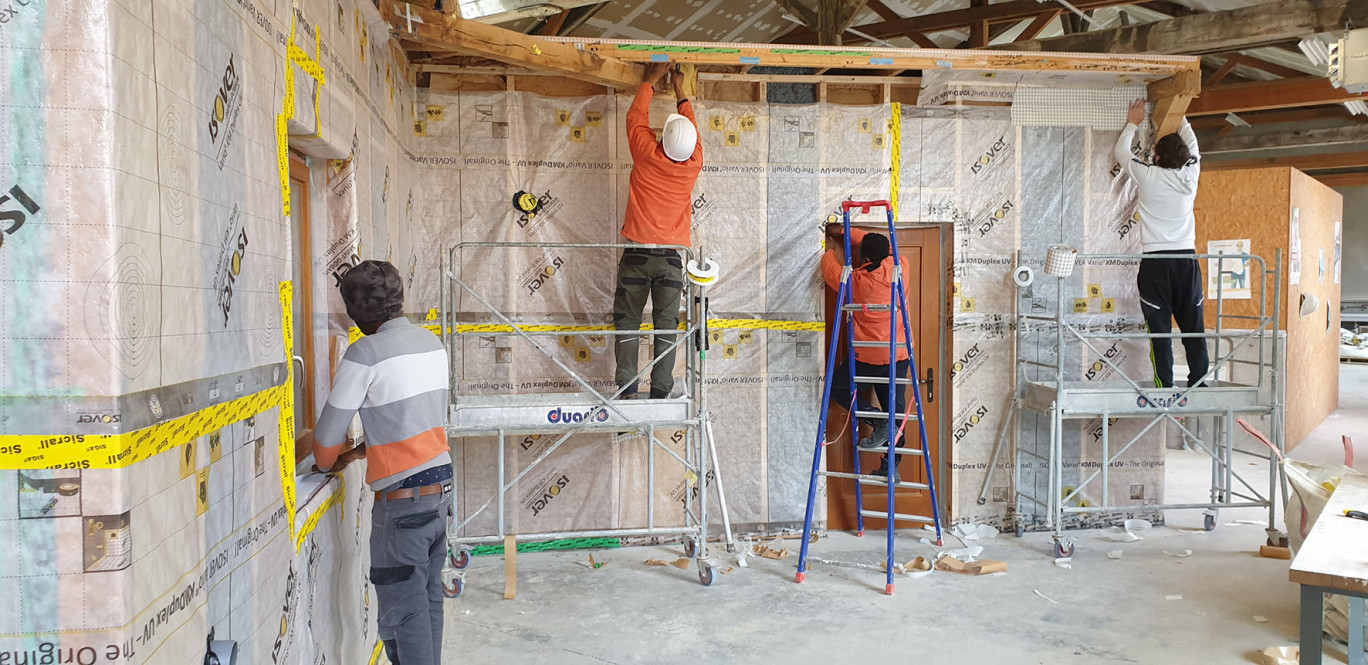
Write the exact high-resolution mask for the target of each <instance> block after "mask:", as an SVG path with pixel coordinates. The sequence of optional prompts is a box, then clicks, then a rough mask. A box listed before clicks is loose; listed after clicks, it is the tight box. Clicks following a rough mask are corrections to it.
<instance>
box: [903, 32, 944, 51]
mask: <svg viewBox="0 0 1368 665" xmlns="http://www.w3.org/2000/svg"><path fill="white" fill-rule="evenodd" d="M907 37H908V38H909V39H911V40H912V43H914V44H916V45H917V46H919V47H921V48H940V47H939V46H937V45H936V42H933V41H931V38H930V37H927V36H926V34H925V33H923V32H922V31H920V30H912V31H910V32H908V33H907Z"/></svg>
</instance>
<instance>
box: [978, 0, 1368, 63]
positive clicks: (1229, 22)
mask: <svg viewBox="0 0 1368 665" xmlns="http://www.w3.org/2000/svg"><path fill="white" fill-rule="evenodd" d="M995 6H996V5H995ZM1345 25H1368V2H1363V0H1277V1H1275V2H1271V3H1265V4H1259V5H1253V6H1250V7H1242V8H1240V9H1232V10H1229V11H1223V12H1209V13H1205V14H1196V15H1193V16H1183V17H1180V18H1173V19H1168V20H1166V21H1158V22H1155V23H1144V24H1140V25H1131V26H1125V27H1120V28H1112V29H1110V30H1097V31H1094V32H1082V33H1078V34H1074V35H1065V36H1063V37H1055V38H1052V39H1041V40H1032V41H1026V42H1020V43H1016V44H1010V45H1004V46H1003V47H1002V48H1003V49H1006V50H1022V51H1063V52H1083V53H1220V52H1226V51H1234V50H1239V49H1247V48H1253V47H1256V46H1269V45H1272V44H1276V43H1279V42H1286V41H1296V40H1298V39H1301V38H1302V37H1305V36H1306V35H1309V34H1313V33H1317V32H1327V31H1331V30H1342V29H1344V26H1345Z"/></svg>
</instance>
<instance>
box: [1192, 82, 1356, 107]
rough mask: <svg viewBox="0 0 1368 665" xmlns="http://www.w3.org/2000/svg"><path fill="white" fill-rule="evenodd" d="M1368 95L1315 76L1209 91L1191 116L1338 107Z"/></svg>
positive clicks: (1197, 100)
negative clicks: (1323, 105) (1346, 89)
mask: <svg viewBox="0 0 1368 665" xmlns="http://www.w3.org/2000/svg"><path fill="white" fill-rule="evenodd" d="M1355 99H1362V100H1368V95H1353V94H1350V93H1348V92H1346V91H1345V90H1343V89H1342V88H1336V87H1334V86H1332V85H1330V81H1328V80H1326V79H1323V78H1316V77H1314V76H1304V77H1300V78H1294V79H1278V80H1276V81H1265V82H1260V83H1237V84H1233V85H1221V86H1216V87H1214V88H1207V89H1206V90H1204V91H1203V92H1202V96H1201V97H1199V98H1197V99H1196V100H1195V101H1193V102H1192V105H1191V106H1190V107H1189V108H1188V115H1225V114H1227V113H1245V112H1248V111H1266V110H1271V109H1287V108H1296V107H1299V106H1315V105H1320V104H1338V103H1342V102H1346V101H1351V100H1355Z"/></svg>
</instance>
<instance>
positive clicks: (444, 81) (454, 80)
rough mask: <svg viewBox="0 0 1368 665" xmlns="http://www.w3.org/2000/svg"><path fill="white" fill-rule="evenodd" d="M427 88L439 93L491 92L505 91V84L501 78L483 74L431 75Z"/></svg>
mask: <svg viewBox="0 0 1368 665" xmlns="http://www.w3.org/2000/svg"><path fill="white" fill-rule="evenodd" d="M428 86H429V87H430V88H431V89H433V90H437V91H439V92H456V91H459V90H465V91H470V92H492V91H496V90H506V89H507V88H508V86H507V84H506V83H504V78H503V77H502V76H490V75H485V74H443V73H436V72H434V73H433V74H432V80H431V82H430V83H429V84H428Z"/></svg>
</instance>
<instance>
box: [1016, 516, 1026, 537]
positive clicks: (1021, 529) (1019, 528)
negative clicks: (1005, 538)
mask: <svg viewBox="0 0 1368 665" xmlns="http://www.w3.org/2000/svg"><path fill="white" fill-rule="evenodd" d="M1024 535H1026V525H1025V524H1024V523H1022V522H1021V521H1020V520H1018V521H1017V523H1016V537H1017V538H1020V537H1022V536H1024Z"/></svg>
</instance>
